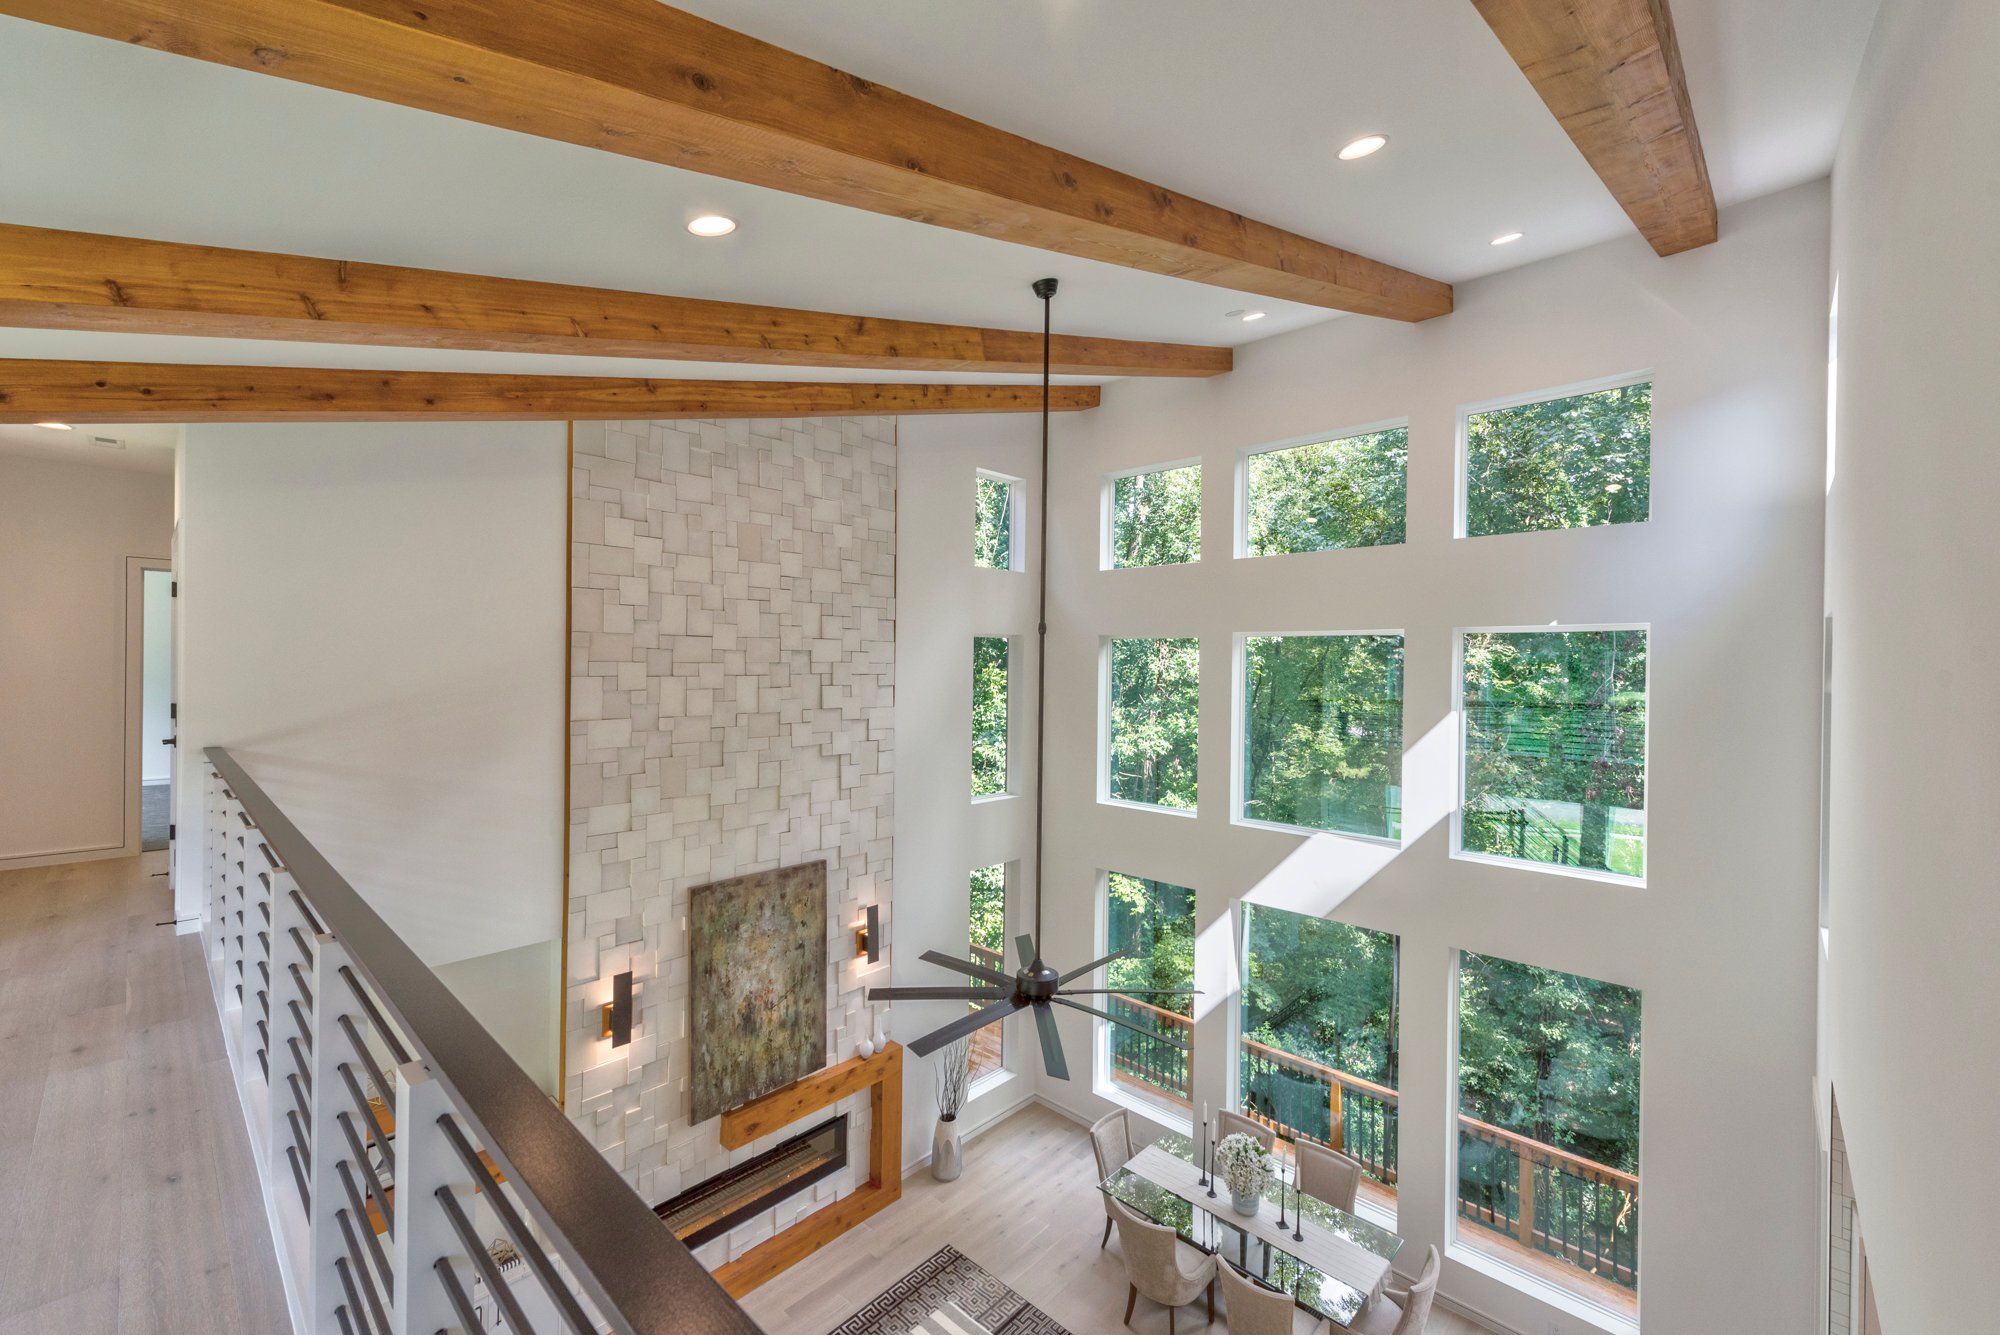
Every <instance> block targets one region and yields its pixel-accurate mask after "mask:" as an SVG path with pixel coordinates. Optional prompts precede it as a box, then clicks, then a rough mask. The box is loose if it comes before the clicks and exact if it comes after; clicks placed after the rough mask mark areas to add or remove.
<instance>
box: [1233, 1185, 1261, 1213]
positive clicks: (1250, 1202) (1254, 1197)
mask: <svg viewBox="0 0 2000 1335" xmlns="http://www.w3.org/2000/svg"><path fill="white" fill-rule="evenodd" d="M1263 1203H1264V1193H1263V1192H1261V1191H1250V1192H1243V1191H1238V1190H1237V1189H1236V1188H1235V1187H1233V1186H1232V1187H1230V1188H1229V1208H1230V1209H1232V1210H1234V1211H1236V1213H1238V1214H1240V1215H1242V1216H1243V1217H1244V1218H1245V1219H1249V1218H1253V1217H1254V1216H1255V1215H1256V1213H1257V1210H1258V1208H1259V1207H1260V1206H1262V1205H1263Z"/></svg>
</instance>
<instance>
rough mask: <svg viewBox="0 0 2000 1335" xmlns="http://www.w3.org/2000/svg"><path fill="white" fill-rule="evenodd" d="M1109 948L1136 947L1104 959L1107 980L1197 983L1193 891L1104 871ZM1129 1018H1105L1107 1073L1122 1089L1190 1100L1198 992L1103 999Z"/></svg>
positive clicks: (1143, 985)
mask: <svg viewBox="0 0 2000 1335" xmlns="http://www.w3.org/2000/svg"><path fill="white" fill-rule="evenodd" d="M1104 882H1105V887H1104V888H1105V893H1104V912H1105V940H1106V941H1107V942H1109V943H1110V944H1109V946H1108V949H1111V950H1130V951H1131V952H1132V953H1131V954H1130V955H1128V956H1127V957H1126V958H1124V959H1121V960H1113V961H1112V962H1111V963H1110V964H1108V965H1106V966H1105V970H1104V972H1105V979H1104V985H1105V986H1106V987H1110V988H1131V989H1133V990H1134V991H1138V992H1143V991H1147V990H1150V989H1157V988H1177V987H1193V986H1194V891H1192V890H1190V889H1188V888H1187V887H1186V886H1184V885H1169V884H1168V883H1167V882H1165V881H1148V880H1145V879H1143V878H1141V877H1137V876H1127V875H1126V874H1125V873H1123V872H1116V871H1114V872H1111V873H1110V874H1109V875H1107V876H1106V877H1105V878H1104ZM1101 1000H1102V1001H1103V1003H1104V1010H1105V1011H1106V1012H1107V1013H1108V1014H1111V1015H1115V1016H1117V1017H1118V1018H1119V1019H1121V1020H1124V1021H1125V1022H1126V1023H1127V1024H1130V1025H1132V1026H1134V1028H1131V1029H1128V1028H1126V1027H1125V1025H1118V1024H1104V1022H1103V1021H1101V1020H1100V1021H1099V1022H1098V1023H1099V1024H1101V1025H1103V1027H1104V1029H1105V1031H1106V1039H1107V1042H1106V1057H1107V1064H1108V1067H1109V1070H1108V1072H1107V1074H1108V1076H1109V1078H1110V1080H1111V1082H1112V1084H1114V1085H1115V1086H1117V1087H1118V1088H1120V1089H1124V1090H1127V1091H1131V1092H1134V1093H1138V1094H1142V1095H1145V1096H1146V1097H1148V1098H1155V1099H1164V1100H1166V1101H1167V1102H1170V1103H1173V1104H1176V1105H1178V1106H1179V1107H1181V1108H1183V1109H1185V1108H1186V1107H1187V1106H1188V1053H1189V1050H1190V1049H1192V1048H1193V1046H1194V1021H1193V1020H1192V1019H1190V1018H1189V1017H1190V1016H1192V1015H1193V1014H1194V1007H1193V998H1191V997H1149V996H1128V995H1125V994H1123V993H1119V992H1113V993H1111V994H1110V995H1108V996H1105V997H1103V998H1101Z"/></svg>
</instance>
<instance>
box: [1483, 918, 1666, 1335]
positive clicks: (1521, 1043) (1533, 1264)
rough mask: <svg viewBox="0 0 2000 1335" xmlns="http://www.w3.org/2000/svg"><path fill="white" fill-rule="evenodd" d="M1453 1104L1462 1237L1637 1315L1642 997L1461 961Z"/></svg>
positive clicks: (1525, 969) (1523, 967)
mask: <svg viewBox="0 0 2000 1335" xmlns="http://www.w3.org/2000/svg"><path fill="white" fill-rule="evenodd" d="M1458 1107H1459V1115H1458V1205H1457V1210H1456V1215H1457V1227H1456V1235H1457V1241H1458V1242H1460V1243H1462V1244H1465V1245H1466V1246H1467V1247H1469V1248H1470V1249H1471V1250H1473V1251H1476V1252H1479V1253H1481V1254H1483V1255H1487V1256H1490V1257H1492V1258H1494V1259H1496V1260H1499V1261H1501V1262H1503V1263H1507V1264H1511V1265H1514V1266H1516V1267H1518V1268H1519V1269H1521V1270H1524V1271H1527V1272H1529V1273H1531V1274H1533V1275H1536V1276H1539V1277H1541V1278H1543V1279H1544V1280H1547V1281H1548V1282H1551V1283H1554V1284H1556V1286H1557V1287H1558V1288H1560V1289H1562V1290H1563V1291H1564V1292H1566V1293H1569V1294H1571V1295H1572V1296H1574V1297H1578V1298H1581V1299H1583V1300H1584V1301H1586V1302H1590V1303H1594V1304H1596V1305H1597V1306H1599V1307H1602V1308H1605V1309H1607V1310H1609V1311H1611V1312H1613V1313H1616V1314H1618V1315H1621V1316H1626V1317H1628V1318H1631V1319H1636V1317H1637V1315H1638V1287H1639V1177H1638V1173H1639V993H1638V992H1637V991H1635V990H1634V989H1632V988H1629V987H1619V986H1617V985H1616V984H1612V983H1601V982H1598V981H1597V980H1595V979H1592V978H1582V977H1579V976H1577V975H1576V974H1570V973H1560V972H1558V971H1556V970H1554V969H1543V968H1538V967H1536V966H1535V965H1532V964H1517V963H1515V962H1514V961H1512V960H1505V959H1498V958H1495V957H1493V956H1490V955H1475V954H1472V953H1471V952H1469V951H1467V952H1463V953H1461V954H1460V956H1459V973H1458ZM1551 1258H1553V1260H1552V1259H1551Z"/></svg>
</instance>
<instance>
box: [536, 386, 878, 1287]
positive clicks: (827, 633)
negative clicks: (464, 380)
mask: <svg viewBox="0 0 2000 1335" xmlns="http://www.w3.org/2000/svg"><path fill="white" fill-rule="evenodd" d="M574 439H575V448H574V455H573V464H572V467H571V471H570V479H571V493H570V494H571V504H572V506H573V523H574V529H573V535H572V541H571V546H570V559H571V575H570V585H571V590H570V597H571V626H570V675H571V682H570V701H571V703H570V723H569V763H570V797H569V820H570V864H569V865H570V880H569V894H570V899H569V921H568V942H569V971H568V979H567V986H566V994H565V1011H564V1024H565V1026H566V1028H567V1035H568V1058H567V1070H566V1071H565V1073H564V1075H565V1085H566V1091H567V1097H566V1106H567V1108H568V1110H569V1114H570V1116H571V1118H572V1119H573V1120H574V1121H575V1122H576V1123H577V1125H578V1126H579V1127H581V1128H582V1130H583V1131H584V1133H585V1134H586V1135H588V1136H589V1137H590V1138H591V1139H592V1141H593V1142H594V1143H595V1144H596V1145H597V1146H598V1148H599V1149H600V1150H601V1151H603V1153H604V1154H605V1156H606V1157H607V1158H609V1159H610V1160H611V1162H612V1163H613V1164H615V1165H617V1166H618V1167H619V1168H620V1169H622V1170H623V1171H624V1173H625V1175H626V1176H627V1178H629V1179H630V1180H631V1182H632V1183H633V1185H634V1186H635V1187H636V1188H637V1189H638V1190H639V1192H640V1194H641V1195H643V1196H644V1197H645V1198H646V1199H647V1200H648V1201H649V1202H652V1203H654V1204H657V1203H659V1202H660V1201H663V1200H666V1199H669V1198H671V1197H673V1196H675V1195H677V1194H679V1193H680V1192H681V1191H683V1190H685V1189H686V1188H688V1187H691V1186H693V1185H694V1184H696V1183H697V1182H700V1181H702V1180H704V1179H706V1178H708V1177H711V1176H713V1175H715V1174H716V1173H719V1172H721V1171H722V1170H724V1169H725V1168H728V1167H730V1166H732V1165H734V1164H737V1163H740V1162H742V1161H743V1160H745V1159H747V1158H750V1157H751V1156H753V1155H755V1154H759V1153H762V1152H763V1151H764V1150H766V1149H768V1148H769V1147H770V1146H771V1145H772V1144H774V1143H775V1142H776V1141H778V1140H780V1139H783V1138H784V1137H785V1136H787V1135H791V1134H795V1133H796V1132H797V1131H799V1130H802V1129H804V1127H803V1126H793V1127H790V1128H785V1129H783V1130H780V1131H779V1132H777V1133H775V1134H774V1135H773V1136H771V1137H769V1138H767V1139H765V1140H760V1141H758V1142H755V1143H753V1144H751V1145H748V1146H745V1147H744V1148H742V1149H740V1150H736V1151H733V1152H732V1151H729V1150H725V1149H724V1148H723V1147H722V1144H721V1141H720V1137H719V1127H720V1121H719V1119H713V1118H712V1119H710V1120H709V1121H707V1122H704V1123H701V1124H700V1125H694V1124H692V1123H691V1122H690V1120H689V1118H690V1094H689V1088H690V1086H689V1062H690V1058H691V1056H692V1043H691V1040H690V1037H689V1033H688V1014H689V1008H688V979H689V967H688V902H689V891H690V890H691V889H692V888H693V887H694V886H697V885H700V884H703V883H705V882H708V881H712V880H716V879H718V878H722V877H728V876H735V875H739V874H742V873H745V872H753V871H762V870H767V869H770V868H774V867H780V866H790V865H792V864H795V863H801V862H810V861H814V860H817V859H821V858H824V859H825V860H826V863H827V881H828V893H829V905H828V914H827V918H828V921H827V931H828V941H827V951H828V970H827V1013H828V1033H827V1059H828V1061H829V1062H833V1061H839V1060H843V1059H845V1058H847V1057H851V1056H853V1055H854V1051H855V1045H856V1043H857V1042H858V1041H859V1040H860V1039H861V1038H863V1037H864V1036H866V1034H867V1033H868V1031H869V1028H870V1026H871V1023H872V1017H871V1015H870V1013H869V1011H868V1008H867V1006H866V1004H865V1002H864V1000H863V990H864V987H865V986H866V985H867V984H868V983H869V982H871V981H873V982H878V983H886V982H887V981H888V966H887V961H886V958H885V960H884V962H883V964H882V965H880V966H878V968H877V969H876V970H875V971H873V972H869V971H867V970H866V969H865V961H859V960H857V959H856V958H855V956H854V936H853V930H854V926H855V924H856V923H857V922H858V920H859V919H860V918H861V916H862V913H863V911H864V908H865V906H866V905H868V904H870V903H879V904H880V905H881V906H882V908H883V912H884V914H885V922H886V915H887V912H888V908H889V903H890V862H891V847H892V842H893V827H892V819H893V816H892V807H893V792H892V780H891V775H892V766H891V739H892V731H891V717H892V712H893V708H894V689H895V683H894V663H895V628H896V603H895V581H896V422H895V420H894V419H893V418H845V419H803V420H801V419H788V420H772V421H741V420H735V421H726V422H712V421H675V422H609V423H582V422H579V423H577V424H576V426H575V438H574ZM888 934H889V933H888V932H887V931H886V930H885V935H888ZM626 969H630V970H632V971H633V973H634V975H635V979H634V982H635V986H636V989H637V991H636V998H635V1013H636V1017H637V1023H636V1026H635V1036H634V1038H633V1041H632V1043H631V1044H630V1046H628V1047H624V1048H613V1047H612V1046H611V1045H610V1043H609V1041H608V1040H606V1039H603V1038H601V1037H599V1028H600V1026H599V1022H598V1014H599V1007H600V1006H601V1005H602V1004H603V1003H604V1002H605V1001H607V1000H609V998H610V993H611V985H612V984H611V980H612V978H613V976H614V975H616V974H618V973H620V972H622V971H624V970H626ZM836 1112H845V1113H846V1114H847V1115H848V1117H849V1119H850V1121H849V1127H848V1145H849V1153H850V1165H849V1168H848V1170H847V1172H846V1173H845V1174H844V1175H840V1176H836V1177H833V1178H829V1179H827V1180H826V1181H825V1182H822V1183H820V1184H818V1186H817V1187H815V1188H814V1189H813V1190H812V1192H811V1193H809V1194H808V1195H806V1196H803V1197H798V1198H794V1199H793V1200H791V1201H789V1202H787V1203H786V1204H784V1205H782V1206H779V1207H778V1208H777V1209H775V1210H770V1211H766V1212H765V1213H764V1214H762V1215H761V1216H758V1217H756V1218H754V1219H751V1220H749V1221H746V1222H745V1223H744V1224H742V1225H740V1226H738V1227H737V1228H736V1229H734V1230H733V1231H732V1232H731V1233H730V1234H728V1235H727V1236H726V1237H723V1238H718V1239H716V1240H714V1241H713V1242H711V1243H709V1244H707V1245H705V1246H704V1247H702V1248H701V1249H699V1250H698V1252H697V1254H698V1255H699V1256H700V1257H701V1258H702V1260H703V1261H704V1262H705V1263H707V1264H709V1265H716V1264H720V1263H721V1262H723V1261H725V1260H728V1259H731V1258H732V1257H735V1256H739V1255H741V1254H742V1253H743V1252H745V1251H747V1250H748V1249H749V1248H751V1247H754V1246H755V1245H756V1244H757V1243H759V1242H761V1241H763V1240H764V1239H766V1238H768V1237H770V1236H771V1235H772V1234H773V1233H774V1232H775V1231H777V1230H778V1229H781V1228H784V1227H786V1226H788V1225H790V1224H791V1223H793V1222H795V1221H796V1220H797V1218H799V1217H800V1216H801V1215H803V1214H805V1213H807V1212H808V1211H810V1210H812V1209H815V1208H818V1207H819V1206H822V1205H825V1204H827V1203H829V1202H831V1201H833V1200H835V1199H837V1198H838V1197H839V1196H841V1195H844V1194H846V1193H847V1192H849V1191H851V1190H853V1189H854V1188H855V1187H857V1186H859V1185H861V1184H862V1183H864V1182H866V1180H867V1176H868V1164H867V1145H868V1130H869V1128H868V1096H867V1094H866V1093H862V1094H859V1095H856V1096H854V1097H852V1098H849V1099H847V1100H845V1101H843V1102H842V1103H841V1104H840V1105H839V1106H838V1107H837V1108H835V1109H832V1110H829V1111H828V1112H827V1113H825V1114H822V1115H821V1116H831V1115H833V1114H834V1113H836ZM807 1120H808V1122H811V1121H814V1120H817V1118H816V1117H809V1118H808V1119H807ZM897 1167H899V1165H891V1171H894V1170H895V1169H896V1168H897ZM780 1216H782V1217H780Z"/></svg>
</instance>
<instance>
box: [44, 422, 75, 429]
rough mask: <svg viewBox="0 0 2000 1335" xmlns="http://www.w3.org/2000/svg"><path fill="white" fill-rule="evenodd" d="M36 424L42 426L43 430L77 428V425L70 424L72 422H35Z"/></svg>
mask: <svg viewBox="0 0 2000 1335" xmlns="http://www.w3.org/2000/svg"><path fill="white" fill-rule="evenodd" d="M35 425H36V426H38V427H40V428H42V430H44V431H74V430H76V428H75V427H73V426H71V425H70V424H69V423H68V422H37V423H35Z"/></svg>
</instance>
